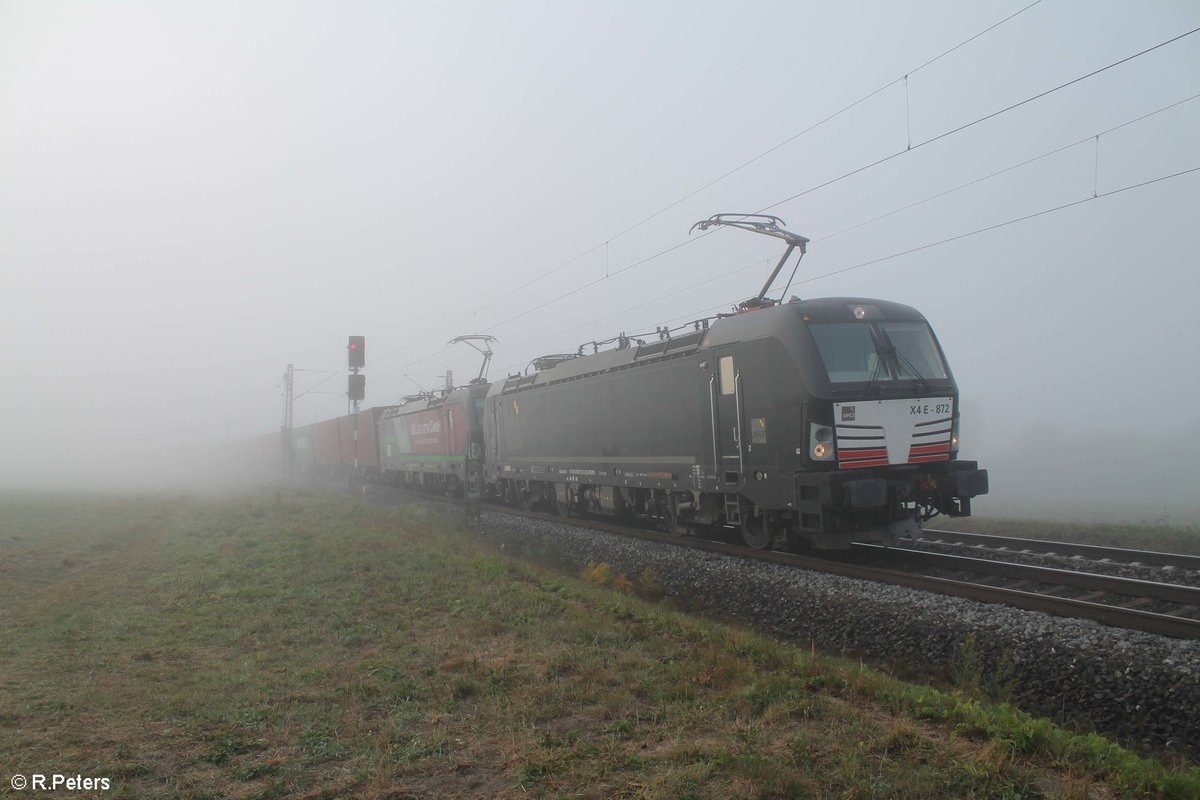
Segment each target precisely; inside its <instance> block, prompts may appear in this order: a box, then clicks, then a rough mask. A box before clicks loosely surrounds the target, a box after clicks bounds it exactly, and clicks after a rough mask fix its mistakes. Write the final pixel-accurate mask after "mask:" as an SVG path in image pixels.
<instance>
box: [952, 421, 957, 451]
mask: <svg viewBox="0 0 1200 800" xmlns="http://www.w3.org/2000/svg"><path fill="white" fill-rule="evenodd" d="M950 452H951V453H957V452H958V420H957V419H955V420H954V422H952V423H950Z"/></svg>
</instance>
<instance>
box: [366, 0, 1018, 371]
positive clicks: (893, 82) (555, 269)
mask: <svg viewBox="0 0 1200 800" xmlns="http://www.w3.org/2000/svg"><path fill="white" fill-rule="evenodd" d="M1041 1H1042V0H1034V2H1032V3H1030V4H1029V5H1027V6H1024V7H1023V8H1021V9H1019V10H1017V11H1015V12H1013V13H1012V14H1009V15H1008V16H1007V17H1004V18H1003V19H1001V20H999V21H998V22H995V23H993V24H991V25H989V26H988V27H986V28H984V29H983V30H982V31H979V32H978V33H976V34H974V35H973V36H970V37H969V38H967V39H964V40H963V41H961V42H959V43H958V44H956V45H954V46H953V47H951V48H949V49H947V50H944V51H942V52H941V53H939V54H938V55H936V56H934V57H933V58H930V59H929V60H927V61H925V62H924V63H922V64H920V65H919V66H917V67H914V68H913V69H910V70H909V71H908V72H906V73H904V75H902V76H900V77H897V78H894V79H893V80H891V81H888V82H887V83H885V84H883V85H882V86H880V87H878V88H877V89H875V90H873V91H871V92H868V93H867V94H865V95H863V96H862V97H859V98H858V99H857V100H855V101H853V102H851V103H849V104H847V105H845V106H843V107H842V108H840V109H838V110H837V111H834V112H833V113H831V114H829V115H827V116H825V117H823V118H822V119H820V120H818V121H817V122H814V123H813V124H811V125H809V126H808V127H807V128H804V129H803V130H800V131H799V132H797V133H794V134H792V135H791V136H789V137H787V138H786V139H784V140H783V141H781V142H779V143H778V144H775V145H773V146H771V147H769V148H767V149H766V150H764V151H762V152H761V153H759V154H757V155H756V156H754V157H753V158H750V159H748V160H746V161H744V162H742V163H741V164H739V165H738V166H736V167H734V168H732V169H730V170H728V171H726V172H724V173H722V174H721V175H718V176H717V177H716V178H713V179H712V180H710V181H708V182H707V183H705V184H704V185H703V186H700V187H699V188H697V189H693V190H692V191H690V192H688V193H687V194H685V195H684V196H682V197H680V198H679V199H678V200H675V201H673V202H671V203H669V204H668V205H666V206H663V207H662V208H660V209H659V210H658V211H655V212H654V213H653V214H650V215H648V216H646V217H643V218H642V219H640V220H638V221H637V222H635V223H633V224H632V225H630V226H628V227H627V228H624V229H623V230H621V231H619V232H618V233H616V234H614V235H612V236H609V237H608V238H607V239H605V240H604V241H603V242H599V243H597V244H596V245H593V246H592V247H589V248H588V249H586V250H584V251H583V252H581V253H579V254H578V255H576V256H573V257H572V258H569V259H567V260H566V261H563V262H561V263H560V264H557V265H556V266H554V267H552V268H550V269H548V270H546V271H544V272H542V273H539V274H538V275H536V276H535V277H533V278H531V279H529V280H528V281H526V282H525V283H523V284H521V285H519V286H517V287H515V288H513V289H511V290H509V291H508V292H506V293H504V294H501V295H499V296H497V297H494V298H492V299H491V300H489V301H487V302H486V303H484V304H483V305H482V306H479V307H478V308H476V309H475V310H474V311H473V312H471V313H469V314H466V315H464V316H462V317H460V318H458V319H455V320H453V321H452V322H450V323H449V324H447V325H445V326H443V327H441V328H439V329H437V330H436V331H433V332H431V333H429V334H427V335H425V336H422V337H420V338H418V339H416V340H414V341H415V342H421V341H425V340H426V339H429V338H432V337H433V336H435V335H437V334H439V333H442V332H444V331H446V330H449V329H450V328H452V327H454V326H455V325H458V324H459V323H460V322H462V321H463V320H465V319H468V318H472V317H474V316H475V315H477V314H478V313H479V312H480V311H482V310H484V309H486V308H490V307H491V306H493V305H495V304H496V303H499V302H501V301H503V300H506V299H508V298H509V297H512V296H513V295H515V294H517V293H518V292H521V291H523V290H525V289H527V288H529V287H530V286H533V285H534V284H535V283H537V282H539V281H541V280H543V279H545V278H547V277H549V276H550V275H553V274H554V273H556V272H558V271H560V270H562V269H565V268H566V267H568V266H570V265H571V264H574V263H576V262H577V261H579V260H580V259H582V258H585V257H587V256H589V255H591V254H592V253H594V252H596V251H597V250H599V249H600V248H604V249H605V267H606V269H605V271H606V273H607V272H608V256H609V247H610V245H611V243H612V242H613V240H615V239H619V238H621V237H622V236H625V235H626V234H628V233H632V232H633V231H635V230H637V229H638V228H640V227H641V226H643V225H645V224H646V223H647V222H650V221H651V220H653V219H656V218H658V217H660V216H662V215H663V214H665V213H666V212H668V211H670V210H671V209H673V208H675V207H676V206H678V205H679V204H681V203H683V202H686V201H687V200H690V199H691V198H693V197H695V196H696V195H698V194H700V193H701V192H703V191H705V190H706V189H710V188H712V187H713V186H715V185H717V184H718V183H720V182H722V181H724V180H725V179H727V178H730V177H732V176H733V175H736V174H737V173H739V172H741V171H742V170H744V169H746V168H747V167H749V166H751V165H752V164H755V163H757V162H758V161H761V160H762V159H763V158H766V157H767V156H769V155H771V154H772V153H774V152H775V151H777V150H779V149H780V148H782V147H785V146H787V145H789V144H791V143H792V142H794V141H796V140H797V139H800V138H802V137H803V136H805V135H807V134H809V133H811V132H812V131H814V130H816V129H818V128H820V127H821V126H823V125H825V124H826V123H828V122H831V121H833V120H835V119H837V118H838V117H840V116H842V115H843V114H845V113H846V112H848V111H851V110H853V109H854V108H856V107H858V106H859V105H862V104H863V103H865V102H866V101H868V100H870V99H871V98H873V97H875V96H876V95H878V94H879V93H881V92H883V91H885V90H887V89H889V88H891V87H892V86H895V85H896V84H897V83H899V82H901V81H905V82H907V80H908V78H909V77H910V76H912V75H915V74H916V73H918V72H920V71H921V70H923V69H925V68H926V67H928V66H930V65H932V64H934V63H936V62H938V61H940V60H941V59H943V58H945V57H946V56H948V55H950V54H951V53H954V52H955V51H957V50H959V49H961V48H963V47H965V46H966V45H968V44H970V43H971V42H973V41H975V40H976V39H978V38H980V37H981V36H984V35H985V34H987V33H989V32H991V31H993V30H995V29H996V28H998V27H1000V26H1001V25H1003V24H1004V23H1006V22H1008V21H1009V20H1012V19H1014V18H1015V17H1018V16H1020V15H1021V14H1023V13H1025V12H1026V11H1028V10H1029V9H1031V8H1033V7H1034V6H1036V5H1038V4H1039V3H1041ZM697 238H699V237H697ZM693 241H694V240H693ZM671 249H674V248H671ZM666 252H670V249H668V250H667V251H664V252H663V253H659V254H657V255H663V254H665V253H666ZM657 255H656V256H653V257H657ZM653 257H652V258H653ZM606 277H608V276H607V275H606ZM389 357H390V356H388V355H385V356H382V357H381V358H378V359H376V360H377V361H380V360H384V359H386V358H389Z"/></svg>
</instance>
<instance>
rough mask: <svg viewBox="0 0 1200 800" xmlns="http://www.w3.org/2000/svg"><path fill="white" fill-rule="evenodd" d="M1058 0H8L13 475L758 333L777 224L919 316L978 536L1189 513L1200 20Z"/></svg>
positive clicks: (1175, 10) (866, 292) (116, 466)
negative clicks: (743, 330)
mask: <svg viewBox="0 0 1200 800" xmlns="http://www.w3.org/2000/svg"><path fill="white" fill-rule="evenodd" d="M1030 2H1031V0H1016V1H1015V2H976V3H961V2H949V1H947V2H937V1H936V0H934V1H931V2H923V3H918V4H901V3H889V2H864V3H854V4H847V3H809V2H785V3H759V4H755V6H754V7H753V13H751V12H749V11H747V10H746V8H747V7H739V6H737V5H736V4H729V3H717V2H689V3H682V2H678V0H675V1H674V2H665V1H660V2H653V1H649V2H636V3H635V2H620V1H616V0H614V2H607V3H583V2H575V1H573V0H566V1H564V2H554V3H549V2H545V3H534V2H456V1H451V2H438V3H410V2H364V1H362V0H360V1H359V2H338V3H333V2H302V1H301V2H286V3H285V2H175V3H159V2H86V3H84V2H34V1H33V0H24V1H21V2H14V1H13V0H0V109H3V110H2V111H0V341H2V342H3V345H2V347H0V370H2V372H0V374H3V375H4V376H5V379H4V382H3V386H4V391H3V392H0V426H2V428H0V488H2V487H15V488H21V487H31V486H42V485H51V484H57V485H97V486H98V485H115V484H121V483H122V482H123V481H126V482H127V480H133V479H134V478H133V476H139V477H138V479H140V478H141V477H144V476H145V475H147V473H148V472H150V473H154V472H156V468H155V464H156V463H157V459H160V458H161V457H162V456H163V454H174V457H175V458H176V459H181V458H182V459H186V458H187V457H188V456H187V454H188V453H190V452H193V451H194V448H196V447H197V446H203V445H208V444H212V443H222V442H232V441H237V440H240V439H245V438H247V437H251V436H255V435H259V434H266V433H270V432H273V431H277V430H278V428H279V425H280V423H281V422H282V417H283V408H284V401H283V380H282V376H283V374H284V372H285V369H286V366H287V365H288V364H294V365H295V367H296V368H297V370H299V371H298V372H297V373H296V392H297V394H298V395H299V394H301V393H303V394H302V396H300V397H298V399H297V400H296V403H295V420H296V423H297V424H306V423H309V422H313V421H317V420H320V419H325V418H328V417H332V416H336V415H338V414H340V413H344V412H345V409H346V401H345V397H344V395H339V394H337V393H338V392H344V391H345V370H346V350H345V348H346V339H347V337H348V336H349V335H363V336H365V337H366V341H367V348H366V352H367V367H366V369H365V374H366V375H367V404H368V405H386V404H388V403H392V402H395V400H396V399H397V398H398V397H400V396H401V395H404V394H408V393H412V392H415V391H417V390H418V388H419V387H423V388H434V387H437V386H439V385H441V384H442V383H443V381H444V380H445V379H444V377H443V376H444V375H445V373H446V372H447V370H450V371H451V372H452V374H453V376H454V379H455V380H456V382H458V383H464V382H466V380H468V379H469V378H470V377H473V376H474V375H475V373H476V372H477V371H478V369H479V363H480V362H479V356H478V354H477V353H476V352H475V351H474V350H472V349H470V348H469V347H467V346H466V345H462V344H459V345H453V346H449V347H447V346H446V343H447V342H448V341H449V340H450V339H452V338H453V337H455V336H458V335H461V334H474V333H481V334H482V333H486V334H490V335H493V336H495V337H496V338H497V339H498V340H499V343H498V344H497V345H495V349H496V355H495V358H494V359H493V362H492V366H491V369H490V373H489V374H490V376H491V377H502V376H503V375H505V374H508V373H513V372H518V371H521V370H523V369H524V368H525V367H526V365H528V364H529V362H530V361H531V360H532V359H533V358H535V357H536V356H538V355H541V354H545V353H552V352H563V351H573V350H575V349H576V347H578V346H579V345H580V344H581V343H583V342H588V341H592V340H603V339H608V338H610V337H612V336H615V335H616V334H618V333H620V332H625V333H629V334H636V333H642V332H646V331H651V332H652V331H654V330H655V328H656V327H657V326H660V325H666V324H670V325H678V324H681V323H683V322H686V321H689V320H692V319H696V318H699V317H702V316H708V315H711V314H714V313H716V312H718V311H723V310H727V309H728V308H729V307H730V306H731V305H733V304H734V303H736V302H737V301H739V300H742V299H745V298H746V297H750V296H752V295H754V294H756V293H757V291H758V289H759V288H760V286H761V285H762V283H763V281H764V280H765V279H766V276H767V275H768V274H769V272H770V270H771V267H772V266H773V263H774V260H775V259H777V258H778V256H779V255H780V254H781V252H782V246H781V245H782V243H781V242H779V241H778V240H775V239H770V238H768V237H759V236H754V235H751V234H748V233H744V232H741V231H736V230H722V231H719V232H717V233H714V234H712V235H701V234H700V233H698V232H697V233H693V234H689V229H690V227H691V226H692V224H693V223H695V222H696V221H698V220H701V219H704V218H707V217H708V216H710V215H712V214H715V213H719V212H754V211H765V212H766V213H772V214H776V215H778V216H780V217H781V218H782V219H783V220H784V221H785V222H786V223H787V226H788V228H789V229H791V230H793V231H796V232H798V233H801V234H804V235H806V236H808V237H810V238H811V239H812V243H811V245H810V246H809V250H808V254H807V255H806V256H805V258H804V260H803V262H802V263H801V265H800V267H799V269H798V270H797V272H796V277H795V280H794V281H793V282H792V284H791V286H790V287H789V288H788V290H787V294H788V295H792V294H795V295H798V296H801V297H816V296H841V295H850V296H866V297H878V298H884V299H889V300H894V301H898V302H903V303H907V304H910V305H913V306H915V307H916V308H918V309H919V310H920V311H921V312H922V313H924V314H925V316H926V317H927V318H928V319H929V320H930V322H931V324H932V325H933V327H934V330H935V331H936V333H937V335H938V337H939V339H940V341H941V343H942V346H943V348H944V349H945V351H946V353H947V356H948V358H949V360H950V365H951V368H952V369H953V371H954V373H955V377H956V379H957V381H958V384H959V388H960V391H961V395H962V410H963V421H962V431H963V436H964V441H963V451H962V455H963V457H968V458H975V459H977V460H979V461H980V462H981V464H982V465H983V466H986V467H988V468H989V470H990V472H991V476H992V495H991V496H989V497H988V498H984V499H982V500H981V501H979V502H978V503H977V506H976V507H977V510H980V511H987V510H992V511H995V512H997V513H1001V512H1003V513H1017V512H1029V513H1051V512H1064V513H1065V512H1069V513H1072V514H1076V515H1090V516H1092V517H1094V518H1116V517H1120V518H1126V519H1151V518H1155V519H1157V518H1168V519H1170V520H1171V521H1175V522H1182V523H1185V524H1196V523H1200V498H1198V497H1197V496H1196V495H1195V489H1194V487H1195V483H1196V481H1195V478H1196V477H1197V470H1196V468H1195V466H1194V464H1195V462H1194V453H1195V452H1197V451H1198V450H1200V402H1198V399H1197V398H1198V395H1200V391H1198V390H1200V377H1198V376H1200V371H1198V369H1197V364H1198V363H1200V358H1198V356H1197V345H1198V344H1200V323H1198V322H1197V318H1196V315H1195V313H1194V312H1193V311H1191V309H1190V303H1191V302H1193V301H1194V299H1195V298H1196V297H1198V296H1200V274H1198V271H1197V265H1198V264H1200V244H1198V240H1197V237H1196V235H1195V232H1196V228H1197V226H1198V224H1200V172H1186V170H1192V169H1195V168H1198V167H1200V98H1196V97H1194V96H1195V95H1197V94H1200V33H1192V34H1190V35H1186V36H1183V37H1182V38H1180V39H1178V40H1176V41H1174V42H1172V43H1170V44H1163V43H1164V42H1167V41H1168V40H1171V39H1173V38H1175V37H1178V36H1180V35H1181V34H1187V33H1188V32H1189V31H1193V30H1194V29H1196V28H1200V5H1197V4H1196V3H1194V2H1186V1H1185V0H1143V1H1141V2H1111V3H1104V4H1097V3H1094V2H1089V1H1088V0H1042V2H1038V3H1035V4H1033V5H1032V6H1030V5H1029V3H1030ZM997 23H999V24H997ZM992 26H995V27H992ZM989 29H990V30H989ZM1160 44H1162V45H1163V46H1161V47H1158V48H1157V49H1154V50H1151V51H1150V52H1147V53H1144V54H1141V55H1137V54H1140V53H1142V51H1146V50H1148V49H1149V48H1153V47H1155V46H1156V45H1160ZM960 45H961V46H960ZM1130 56H1135V57H1133V58H1129V60H1128V61H1125V62H1124V63H1120V64H1116V62H1120V61H1121V60H1122V59H1126V58H1127V57H1130ZM1114 64H1116V65H1115V66H1111V67H1110V65H1114ZM1105 67H1110V68H1108V69H1104V70H1103V71H1102V72H1099V73H1098V74H1095V75H1090V77H1084V76H1089V74H1090V73H1093V72H1096V71H1097V70H1101V69H1102V68H1105ZM1076 79H1080V80H1078V81H1076ZM1072 81H1075V82H1074V83H1070V82H1072ZM1068 83H1069V84H1070V85H1067V86H1065V87H1064V88H1061V89H1057V90H1056V91H1052V92H1050V93H1049V94H1045V95H1044V96H1040V97H1039V95H1042V93H1044V92H1047V91H1048V90H1055V89H1056V87H1060V86H1062V85H1063V84H1068ZM1026 101H1027V102H1026ZM1181 101H1182V102H1181ZM839 112H841V113H839ZM997 112H999V113H997ZM992 115H994V116H992ZM1146 115H1150V116H1146ZM1142 117H1144V119H1139V118H1142ZM1134 120H1138V121H1134ZM1127 123H1129V124H1127ZM814 126H815V127H814ZM964 126H966V127H964ZM1069 145H1073V146H1069ZM1060 148H1061V149H1060ZM1055 151H1058V152H1055ZM1032 159H1036V160H1034V161H1032V162H1031V163H1028V164H1025V165H1024V166H1019V167H1018V166H1016V165H1019V164H1022V163H1023V162H1029V161H1031V160H1032ZM877 162H879V163H877ZM1010 168H1011V169H1010ZM860 169H861V171H858V170H860ZM993 173H1001V174H999V175H995V176H994V177H987V176H991V175H993ZM1176 173H1183V174H1176ZM1168 176H1174V177H1168ZM980 179H983V180H980ZM1158 179H1163V180H1158ZM975 181H978V182H976V183H972V182H975ZM1150 181H1153V182H1152V183H1147V182H1150ZM1144 183H1145V184H1146V185H1140V186H1139V184H1144ZM964 184H972V185H969V186H966V187H965V188H959V187H963V186H964ZM1131 187H1132V188H1131ZM951 190H954V191H951ZM947 192H948V193H947ZM942 193H946V194H942ZM938 195H941V196H938ZM1060 207H1061V208H1060ZM902 209H903V210H902ZM1053 209H1057V210H1053ZM884 215H886V216H884ZM1015 220H1020V221H1015ZM1006 223H1011V224H1006ZM790 269H791V264H789V266H788V269H787V270H785V273H787V272H790ZM785 280H786V274H785V277H784V278H781V279H780V281H781V283H780V284H779V285H777V287H776V290H777V292H781V291H782V290H783V286H782V282H783V281H785ZM322 380H324V382H323V383H320V385H317V384H318V383H319V382H321V381H322ZM306 390H308V391H307V393H304V392H306ZM326 391H328V392H332V394H322V393H321V392H326Z"/></svg>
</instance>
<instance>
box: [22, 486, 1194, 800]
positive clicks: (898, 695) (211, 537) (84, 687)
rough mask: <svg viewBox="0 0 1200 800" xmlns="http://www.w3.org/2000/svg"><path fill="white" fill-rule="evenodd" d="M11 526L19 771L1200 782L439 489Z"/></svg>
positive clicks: (1173, 791) (652, 793)
mask: <svg viewBox="0 0 1200 800" xmlns="http://www.w3.org/2000/svg"><path fill="white" fill-rule="evenodd" d="M0 547H2V548H3V552H4V556H5V557H4V559H0V569H3V570H4V573H3V579H4V580H3V582H2V583H0V592H2V593H3V595H2V596H3V605H2V607H0V765H2V766H3V767H4V768H5V769H6V770H7V771H8V772H9V773H10V774H13V773H24V774H28V773H32V772H37V771H42V772H53V771H61V772H69V773H71V774H76V773H78V774H82V775H93V776H97V777H102V776H107V777H110V778H111V779H112V780H113V784H114V788H113V791H112V792H111V793H110V794H109V795H106V796H112V797H158V798H203V797H262V798H267V797H297V796H302V797H343V796H356V797H368V798H371V797H375V798H385V797H391V798H398V797H408V796H422V797H424V796H436V797H442V796H445V797H527V796H535V797H536V796H544V797H560V796H566V797H598V798H599V797H605V798H607V797H639V798H679V797H695V798H730V797H863V798H868V797H888V798H893V797H896V798H905V797H910V798H921V800H936V798H958V797H986V798H1014V797H1089V796H1094V797H1111V796H1129V797H1155V798H1160V797H1161V798H1191V797H1196V796H1200V772H1198V771H1197V770H1196V769H1194V768H1189V767H1187V766H1186V765H1175V766H1173V767H1172V766H1167V765H1164V764H1163V763H1160V762H1158V761H1154V760H1148V759H1144V758H1140V757H1138V756H1136V755H1134V754H1132V753H1130V752H1128V751H1126V750H1123V749H1121V748H1120V747H1117V746H1116V745H1114V744H1112V743H1111V742H1108V741H1107V740H1105V739H1103V738H1100V737H1097V736H1083V737H1081V736H1076V735H1072V734H1069V733H1067V732H1065V731H1063V730H1061V729H1059V728H1057V727H1055V726H1053V725H1052V724H1050V723H1048V722H1045V721H1043V720H1038V719H1035V718H1032V717H1029V716H1028V715H1025V714H1023V713H1021V712H1019V711H1017V710H1015V709H1013V708H1011V707H1009V706H1006V705H995V704H985V703H983V702H981V701H979V700H977V699H974V698H973V697H972V696H970V695H968V694H966V693H963V694H953V693H944V692H939V691H936V690H933V689H930V688H926V687H920V686H913V685H909V684H905V683H902V682H900V681H898V680H896V679H894V678H891V677H887V676H885V675H883V674H881V673H878V672H875V671H872V670H870V669H866V668H863V667H862V666H860V665H858V664H855V663H852V662H847V661H843V660H839V659H833V658H827V657H823V656H820V655H818V654H814V653H812V652H810V651H808V650H807V649H803V648H797V647H794V646H791V645H788V644H786V643H781V642H778V641H775V640H772V639H770V638H767V637H763V636H758V635H756V634H753V633H750V632H747V631H745V630H742V629H738V628H734V627H729V626H725V625H721V624H718V623H714V622H709V621H703V620H697V619H694V618H691V617H688V616H686V615H683V614H679V613H675V612H672V611H669V610H667V609H664V608H663V607H661V606H659V605H655V604H652V603H647V602H645V601H644V600H642V599H640V598H639V597H638V596H636V595H635V594H633V592H639V593H647V594H653V593H654V592H655V590H656V586H657V582H656V578H655V576H653V575H652V574H645V575H640V576H633V577H626V576H621V575H617V574H614V571H613V570H612V569H611V567H609V566H608V565H606V564H595V565H592V566H591V567H589V569H588V570H587V572H586V574H585V575H584V576H582V577H583V578H584V579H583V580H576V579H573V578H570V577H564V576H561V575H556V574H552V573H549V572H547V571H545V570H544V569H542V568H540V567H537V566H534V565H531V564H528V563H525V562H523V561H519V560H514V559H511V558H509V557H506V556H504V555H502V554H499V553H496V552H493V551H491V550H490V549H488V548H487V547H486V546H485V545H484V544H482V543H481V542H480V541H479V540H478V539H477V538H475V537H473V536H471V535H469V534H465V533H461V532H459V531H456V530H453V529H451V528H450V527H448V526H447V525H446V524H445V523H444V522H443V521H442V520H440V519H439V518H437V517H436V516H434V515H433V514H432V513H431V512H428V511H426V510H423V509H421V508H418V507H402V508H386V509H385V508H374V507H371V506H368V505H366V504H363V503H361V502H357V501H355V500H353V499H350V498H346V497H340V496H330V495H320V494H305V493H284V494H282V495H279V496H276V495H275V494H273V493H272V494H267V495H262V496H251V497H240V498H226V499H213V498H186V497H175V498H144V497H143V498H126V499H113V498H97V497H91V498H70V497H39V498H25V499H22V498H16V497H12V496H8V497H5V498H3V499H2V502H0ZM962 662H963V663H962V664H961V665H960V667H959V668H960V669H961V670H962V671H964V672H965V673H970V672H971V670H972V669H974V665H973V663H972V661H971V653H969V652H965V653H964V654H963V658H962ZM0 779H2V780H3V781H7V777H5V776H3V775H0Z"/></svg>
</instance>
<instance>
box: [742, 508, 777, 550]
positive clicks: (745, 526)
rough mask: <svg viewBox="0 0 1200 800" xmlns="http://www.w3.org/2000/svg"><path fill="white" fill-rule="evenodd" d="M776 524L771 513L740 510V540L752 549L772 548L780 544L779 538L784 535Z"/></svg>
mask: <svg viewBox="0 0 1200 800" xmlns="http://www.w3.org/2000/svg"><path fill="white" fill-rule="evenodd" d="M778 527H779V526H778V525H777V524H776V523H775V520H774V519H773V518H772V516H771V514H769V513H766V514H763V513H758V512H756V511H747V510H745V509H743V512H742V524H741V532H742V541H743V542H745V543H746V546H747V547H749V548H751V549H754V550H774V549H776V548H777V547H778V546H779V545H780V543H781V542H780V540H781V539H782V538H784V536H786V534H783V533H781V532H780V531H779V530H778Z"/></svg>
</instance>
